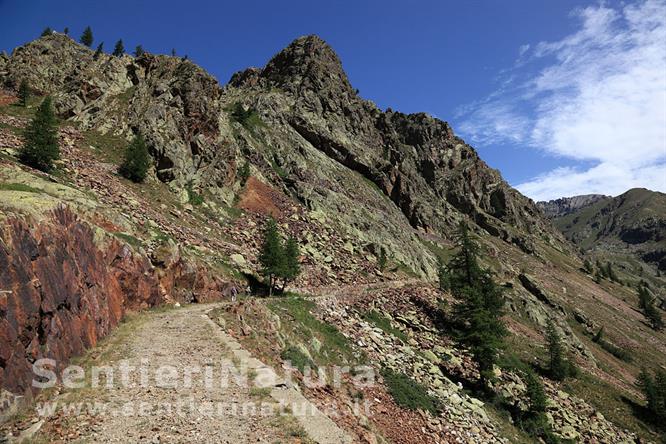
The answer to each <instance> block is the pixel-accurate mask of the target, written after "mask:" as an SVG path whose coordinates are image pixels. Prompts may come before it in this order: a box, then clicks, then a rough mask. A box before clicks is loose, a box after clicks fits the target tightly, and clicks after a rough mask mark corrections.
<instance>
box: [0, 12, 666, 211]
mask: <svg viewBox="0 0 666 444" xmlns="http://www.w3.org/2000/svg"><path fill="white" fill-rule="evenodd" d="M86 25H90V26H92V28H93V33H94V35H95V43H97V42H100V41H104V43H105V48H106V50H107V51H108V50H110V49H111V48H112V46H113V44H114V42H115V41H116V40H117V39H118V38H122V39H123V40H124V42H125V46H126V48H133V47H134V46H135V45H137V44H142V45H143V47H144V48H145V49H146V50H148V51H151V52H162V53H169V52H170V51H171V49H172V48H175V49H176V51H177V52H178V53H179V54H181V55H182V54H187V55H188V56H189V57H190V58H191V59H192V60H193V61H195V62H196V63H198V64H200V65H202V66H203V67H204V68H206V69H207V70H208V71H209V72H211V73H212V74H214V75H215V76H216V77H217V78H218V79H219V80H220V82H221V83H225V82H226V81H227V80H228V79H229V77H230V76H231V74H232V73H233V72H235V71H237V70H240V69H244V68H245V67H248V66H263V65H264V64H265V63H266V61H268V59H269V58H270V57H271V56H272V55H273V54H275V53H276V52H277V51H279V50H280V49H281V48H283V47H284V46H286V45H287V44H288V43H289V42H290V41H291V40H293V39H294V38H296V37H298V36H300V35H304V34H318V35H320V36H321V37H322V38H324V39H325V40H326V41H328V42H329V43H330V44H331V46H333V48H334V49H335V50H336V51H337V53H338V54H339V55H340V58H341V59H342V62H343V65H344V68H345V70H346V71H347V73H348V74H349V78H350V80H351V82H352V84H353V85H354V86H355V87H357V88H359V90H360V92H361V95H362V96H363V97H364V98H367V99H370V100H373V101H374V102H375V103H377V104H378V105H379V106H380V107H381V108H383V109H385V108H386V107H389V106H390V107H391V108H393V109H396V110H400V111H403V112H417V111H426V112H428V113H430V114H433V115H435V116H437V117H439V118H441V119H443V120H447V121H449V122H450V123H451V124H452V126H453V128H454V130H455V131H456V133H458V134H459V135H461V136H462V137H464V138H465V139H466V140H467V141H468V142H469V143H471V144H472V145H473V146H474V147H475V148H477V150H478V151H479V152H480V154H481V156H482V158H483V159H484V160H486V162H488V163H489V164H490V165H491V166H492V167H494V168H497V169H499V170H500V171H501V172H502V174H503V175H504V177H505V178H506V179H507V180H508V181H509V183H511V184H512V185H514V186H517V187H518V188H519V189H520V190H521V191H523V192H524V193H525V194H527V195H528V196H530V197H533V198H535V199H546V198H555V197H560V196H563V195H573V194H581V193H590V192H598V193H604V194H614V195H615V194H619V193H621V192H623V191H625V190H626V189H628V188H630V187H635V186H643V187H647V188H650V189H657V190H661V191H666V163H665V162H666V43H664V42H666V2H665V0H648V1H642V0H641V1H635V2H616V1H606V2H604V3H598V2H592V1H582V0H557V1H555V0H552V1H547V0H539V1H534V0H506V1H498V0H484V1H480V0H468V1H456V2H453V1H414V2H404V1H393V0H384V1H356V2H351V1H345V2H342V1H338V2H336V1H327V2H317V1H312V0H311V1H282V2H276V1H271V2H269V1H254V2H251V1H246V2H222V1H197V0H190V1H188V2H182V1H178V2H175V1H164V0H163V1H159V2H158V1H136V0H134V1H126V0H116V1H113V2H111V1H90V0H88V1H78V0H77V1H65V0H63V1H57V2H55V1H43V0H32V1H25V0H0V29H2V32H0V50H1V49H4V50H7V51H8V52H9V51H11V50H12V49H13V48H14V47H16V46H18V45H21V44H23V43H25V42H27V41H29V40H31V39H33V38H34V37H36V36H37V35H39V33H40V32H41V30H42V29H43V28H44V27H45V26H51V27H52V28H55V29H57V30H61V29H63V28H64V27H65V26H67V27H69V29H70V35H72V36H75V37H78V36H79V35H80V33H81V31H82V30H83V28H84V27H85V26H86Z"/></svg>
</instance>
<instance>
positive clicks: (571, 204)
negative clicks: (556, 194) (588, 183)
mask: <svg viewBox="0 0 666 444" xmlns="http://www.w3.org/2000/svg"><path fill="white" fill-rule="evenodd" d="M603 199H612V198H611V197H610V196H605V195H603V194H582V195H580V196H573V197H561V198H559V199H553V200H549V201H541V202H537V206H538V207H539V209H541V211H543V212H544V214H545V215H546V216H547V217H549V218H553V217H561V216H566V215H567V214H571V213H573V212H574V211H576V210H578V209H580V208H582V207H587V206H589V205H592V204H594V203H596V202H599V201H600V200H603Z"/></svg>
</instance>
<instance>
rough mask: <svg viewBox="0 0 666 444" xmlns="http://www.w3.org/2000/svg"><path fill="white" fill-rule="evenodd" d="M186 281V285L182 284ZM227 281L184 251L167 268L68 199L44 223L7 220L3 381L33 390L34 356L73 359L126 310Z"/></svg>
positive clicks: (217, 291) (0, 331)
mask: <svg viewBox="0 0 666 444" xmlns="http://www.w3.org/2000/svg"><path fill="white" fill-rule="evenodd" d="M180 288H182V289H183V290H182V291H181V290H179V289H180ZM223 288H224V283H223V282H222V280H221V279H219V278H217V277H211V276H209V275H208V273H207V271H206V270H205V269H203V268H201V267H198V266H196V265H193V264H190V263H189V262H187V261H185V260H183V259H181V258H179V259H178V260H177V261H176V262H174V263H172V264H168V265H165V268H161V267H158V268H156V267H154V266H153V264H151V262H150V260H149V259H148V258H147V257H146V256H144V255H141V254H139V253H137V252H135V251H134V250H132V249H131V248H130V247H129V246H128V245H126V244H123V243H121V242H120V241H118V240H115V239H108V240H106V241H104V242H99V241H98V240H96V239H95V235H94V231H93V228H92V227H91V226H90V225H89V224H88V223H87V222H85V221H83V220H81V219H79V218H78V217H77V216H76V215H75V214H74V213H73V212H72V211H71V210H69V209H67V208H65V207H61V208H58V209H56V210H55V211H54V212H53V213H52V214H51V215H50V216H49V217H48V218H47V219H45V220H44V221H42V222H39V223H38V224H36V225H35V224H30V223H28V222H27V221H25V220H23V219H10V220H8V221H7V222H6V223H5V224H4V226H2V227H1V228H0V388H3V389H6V390H9V391H11V392H14V393H18V394H24V393H27V392H29V391H30V387H31V381H32V377H33V374H32V363H33V362H34V361H35V360H36V359H39V358H42V357H48V358H52V359H54V360H56V362H57V363H58V365H60V366H63V365H66V363H67V361H68V360H69V358H70V357H72V356H76V355H79V354H81V353H82V352H83V351H84V350H85V349H87V348H89V347H92V346H94V345H95V344H96V343H97V341H98V340H99V339H100V338H102V337H104V336H105V335H107V334H108V333H109V332H110V331H111V330H112V329H113V328H114V327H115V326H116V325H117V324H118V322H119V321H120V319H121V318H122V316H123V314H124V313H125V311H126V310H128V309H130V310H138V309H143V308H147V307H151V306H154V305H157V304H159V303H161V302H163V301H165V300H167V299H170V298H174V299H180V298H179V297H178V295H180V296H185V295H187V296H188V297H189V298H190V299H194V300H212V299H215V298H219V297H220V296H221V295H222V294H223Z"/></svg>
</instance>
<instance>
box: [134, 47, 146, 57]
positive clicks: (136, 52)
mask: <svg viewBox="0 0 666 444" xmlns="http://www.w3.org/2000/svg"><path fill="white" fill-rule="evenodd" d="M145 52H146V51H144V50H143V46H141V45H136V48H134V57H141V56H142V55H143V54H144V53H145Z"/></svg>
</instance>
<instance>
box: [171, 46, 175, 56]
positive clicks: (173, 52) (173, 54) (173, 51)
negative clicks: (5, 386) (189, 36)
mask: <svg viewBox="0 0 666 444" xmlns="http://www.w3.org/2000/svg"><path fill="white" fill-rule="evenodd" d="M171 57H176V48H171Z"/></svg>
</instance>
